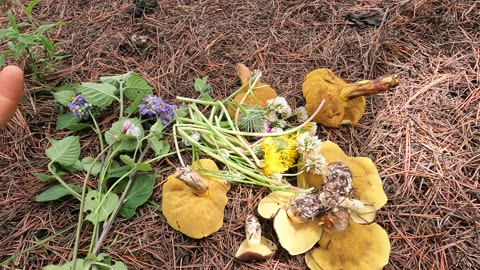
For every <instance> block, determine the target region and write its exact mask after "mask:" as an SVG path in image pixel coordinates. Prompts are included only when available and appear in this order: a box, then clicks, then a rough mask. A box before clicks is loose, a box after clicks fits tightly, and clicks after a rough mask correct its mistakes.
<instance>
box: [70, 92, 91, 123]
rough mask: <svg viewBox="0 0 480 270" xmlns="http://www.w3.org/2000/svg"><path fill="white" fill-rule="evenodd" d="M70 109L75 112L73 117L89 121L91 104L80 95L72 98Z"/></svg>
mask: <svg viewBox="0 0 480 270" xmlns="http://www.w3.org/2000/svg"><path fill="white" fill-rule="evenodd" d="M68 109H69V110H70V111H71V112H73V115H75V117H78V118H82V119H83V120H87V119H88V110H89V109H90V104H88V103H87V101H86V100H85V99H84V98H83V97H82V96H81V95H80V94H77V95H76V96H75V97H72V102H70V104H68Z"/></svg>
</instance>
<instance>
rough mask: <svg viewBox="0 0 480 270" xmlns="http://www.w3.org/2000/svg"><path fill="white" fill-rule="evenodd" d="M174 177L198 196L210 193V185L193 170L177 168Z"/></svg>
mask: <svg viewBox="0 0 480 270" xmlns="http://www.w3.org/2000/svg"><path fill="white" fill-rule="evenodd" d="M173 176H174V177H175V178H178V179H179V180H181V181H182V182H183V183H185V185H187V186H188V187H189V188H191V189H192V190H193V191H194V192H195V193H196V194H203V193H205V192H207V191H208V183H207V182H206V181H205V180H203V179H202V177H201V176H200V175H199V174H198V172H197V171H195V170H193V169H190V168H187V167H180V168H177V170H176V171H175V173H174V174H173Z"/></svg>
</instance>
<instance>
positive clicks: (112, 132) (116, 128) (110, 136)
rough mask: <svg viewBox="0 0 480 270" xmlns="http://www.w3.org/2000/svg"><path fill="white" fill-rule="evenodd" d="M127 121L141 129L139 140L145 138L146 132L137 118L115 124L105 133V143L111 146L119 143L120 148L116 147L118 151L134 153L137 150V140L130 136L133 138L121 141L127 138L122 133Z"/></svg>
mask: <svg viewBox="0 0 480 270" xmlns="http://www.w3.org/2000/svg"><path fill="white" fill-rule="evenodd" d="M125 121H130V122H132V123H133V124H134V125H135V126H136V127H138V128H139V129H140V136H139V137H138V139H139V140H141V139H142V138H143V136H144V131H143V127H142V123H141V122H140V120H139V119H137V118H124V119H122V120H120V121H117V122H115V123H113V124H112V127H111V128H110V129H109V130H107V131H106V132H105V141H106V142H107V143H108V144H110V145H111V144H114V143H117V145H118V146H116V147H114V148H116V149H117V150H124V151H133V150H135V149H136V148H137V138H135V137H133V136H129V137H131V139H127V140H121V138H122V137H124V138H125V136H122V135H124V134H123V132H122V131H123V124H124V123H125Z"/></svg>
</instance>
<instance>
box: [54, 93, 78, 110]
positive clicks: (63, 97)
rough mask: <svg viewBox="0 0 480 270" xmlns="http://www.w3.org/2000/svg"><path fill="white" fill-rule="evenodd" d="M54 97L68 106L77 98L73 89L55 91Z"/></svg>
mask: <svg viewBox="0 0 480 270" xmlns="http://www.w3.org/2000/svg"><path fill="white" fill-rule="evenodd" d="M53 97H54V98H55V100H56V101H57V102H58V103H60V104H62V105H63V106H65V107H66V106H68V104H70V103H71V102H72V100H73V99H74V98H75V92H74V91H72V90H62V91H58V92H53Z"/></svg>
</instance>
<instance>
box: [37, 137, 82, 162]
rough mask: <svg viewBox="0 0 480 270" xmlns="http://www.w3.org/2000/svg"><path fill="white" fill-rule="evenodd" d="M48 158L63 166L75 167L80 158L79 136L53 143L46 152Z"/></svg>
mask: <svg viewBox="0 0 480 270" xmlns="http://www.w3.org/2000/svg"><path fill="white" fill-rule="evenodd" d="M45 153H46V155H47V157H49V158H50V159H51V160H52V161H54V162H58V163H60V164H61V165H62V166H65V167H69V166H73V165H74V164H75V163H76V162H77V161H78V158H79V157H80V139H79V137H78V136H69V137H66V138H64V139H62V140H60V141H56V142H53V143H52V146H50V147H49V148H47V150H45Z"/></svg>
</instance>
